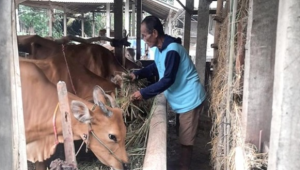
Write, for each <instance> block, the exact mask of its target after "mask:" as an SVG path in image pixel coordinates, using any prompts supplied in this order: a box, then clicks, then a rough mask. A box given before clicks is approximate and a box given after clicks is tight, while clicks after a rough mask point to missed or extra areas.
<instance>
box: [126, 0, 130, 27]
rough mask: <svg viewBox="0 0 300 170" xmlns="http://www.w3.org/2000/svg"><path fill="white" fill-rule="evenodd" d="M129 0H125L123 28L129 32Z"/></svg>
mask: <svg viewBox="0 0 300 170" xmlns="http://www.w3.org/2000/svg"><path fill="white" fill-rule="evenodd" d="M129 22H130V20H129V0H126V2H125V30H126V32H127V33H129Z"/></svg>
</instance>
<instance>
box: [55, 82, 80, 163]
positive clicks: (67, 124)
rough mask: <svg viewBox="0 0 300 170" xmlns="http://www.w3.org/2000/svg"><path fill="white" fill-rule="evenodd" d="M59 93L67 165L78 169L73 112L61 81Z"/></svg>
mask: <svg viewBox="0 0 300 170" xmlns="http://www.w3.org/2000/svg"><path fill="white" fill-rule="evenodd" d="M57 93H58V100H59V109H60V113H61V120H62V133H63V137H64V148H65V157H66V160H65V161H66V163H67V164H70V165H74V167H77V162H76V157H75V149H74V142H73V132H72V124H71V123H72V122H71V115H70V113H71V110H70V106H69V98H68V92H67V88H66V83H65V82H63V81H59V82H58V83H57Z"/></svg>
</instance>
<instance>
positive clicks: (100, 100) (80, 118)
mask: <svg viewBox="0 0 300 170" xmlns="http://www.w3.org/2000/svg"><path fill="white" fill-rule="evenodd" d="M20 72H21V84H22V98H23V112H24V122H25V136H26V148H27V158H28V160H29V161H31V162H36V163H37V166H36V169H37V170H45V169H46V168H45V166H43V165H44V164H43V162H44V160H46V159H47V158H49V157H50V155H52V154H53V153H54V151H55V148H56V141H55V139H56V136H55V133H54V130H53V127H54V125H53V123H52V119H53V120H55V124H56V130H57V137H58V142H60V143H63V136H62V123H61V116H57V117H54V115H55V113H54V110H55V107H56V106H57V105H58V95H57V89H56V87H55V85H54V84H52V83H51V82H50V81H49V80H48V79H47V78H46V76H45V75H44V74H43V72H42V71H41V70H40V69H39V68H38V67H37V66H36V65H34V64H33V63H29V62H23V61H21V62H20ZM103 95H104V94H103V91H102V90H101V88H100V87H98V86H96V87H95V88H94V91H93V100H94V103H90V102H88V101H85V100H83V99H81V98H79V97H77V96H75V95H73V94H70V93H68V98H69V100H70V106H71V112H72V113H73V114H71V115H72V116H71V123H72V131H73V138H74V140H80V139H83V140H85V141H86V142H87V143H88V147H89V148H90V149H91V151H92V152H93V153H94V154H95V156H96V157H97V158H98V159H99V160H100V161H101V162H102V163H104V164H105V165H107V166H110V167H112V168H113V169H116V170H117V169H118V170H120V169H127V163H128V156H127V154H126V150H125V136H126V127H125V125H124V122H123V116H122V110H121V109H119V108H111V107H108V106H105V100H104V96H103ZM91 132H93V134H94V135H92V134H91ZM88 134H90V137H89V139H87V140H86V138H85V136H86V135H88Z"/></svg>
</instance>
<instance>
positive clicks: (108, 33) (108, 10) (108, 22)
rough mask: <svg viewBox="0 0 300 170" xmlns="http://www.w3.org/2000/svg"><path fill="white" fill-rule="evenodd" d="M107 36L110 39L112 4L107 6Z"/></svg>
mask: <svg viewBox="0 0 300 170" xmlns="http://www.w3.org/2000/svg"><path fill="white" fill-rule="evenodd" d="M98 31H99V30H98ZM99 36H100V35H99ZM106 36H107V37H110V3H107V4H106Z"/></svg>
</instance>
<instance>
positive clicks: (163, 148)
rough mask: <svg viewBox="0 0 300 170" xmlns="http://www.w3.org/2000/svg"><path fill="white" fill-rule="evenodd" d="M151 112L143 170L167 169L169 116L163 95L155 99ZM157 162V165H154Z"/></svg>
mask: <svg viewBox="0 0 300 170" xmlns="http://www.w3.org/2000/svg"><path fill="white" fill-rule="evenodd" d="M151 111H152V112H153V116H152V118H151V121H150V130H149V137H148V142H147V150H146V155H145V159H144V165H143V170H154V169H159V170H166V169H167V166H166V165H167V114H166V98H165V96H164V95H163V94H160V95H158V96H157V97H156V98H155V101H154V104H153V106H152V109H151ZM154 162H155V163H154Z"/></svg>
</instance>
